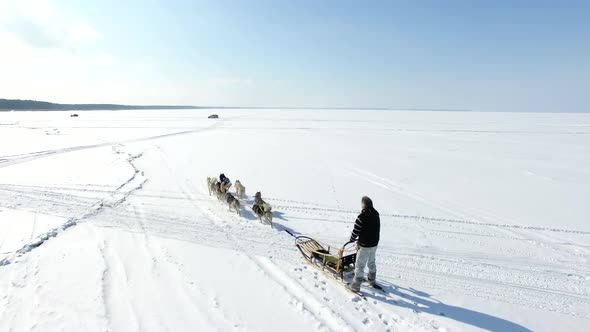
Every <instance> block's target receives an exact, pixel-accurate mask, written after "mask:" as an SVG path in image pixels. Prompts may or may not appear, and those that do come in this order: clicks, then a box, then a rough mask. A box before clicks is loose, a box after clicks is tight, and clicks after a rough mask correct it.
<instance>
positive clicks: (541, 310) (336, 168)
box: [0, 110, 590, 331]
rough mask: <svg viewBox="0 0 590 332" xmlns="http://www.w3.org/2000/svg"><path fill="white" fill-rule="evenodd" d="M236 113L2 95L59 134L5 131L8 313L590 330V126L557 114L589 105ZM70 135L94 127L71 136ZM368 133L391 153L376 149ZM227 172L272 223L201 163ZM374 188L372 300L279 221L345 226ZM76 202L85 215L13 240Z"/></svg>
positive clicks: (230, 325) (371, 327)
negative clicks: (85, 108) (210, 182)
mask: <svg viewBox="0 0 590 332" xmlns="http://www.w3.org/2000/svg"><path fill="white" fill-rule="evenodd" d="M224 112H227V114H222V118H225V121H224V122H211V121H210V120H207V119H205V117H206V116H205V115H206V112H205V111H194V112H193V111H188V112H187V111H182V112H175V111H166V112H161V113H160V112H157V111H142V112H135V111H131V112H89V113H82V116H81V117H80V119H79V120H80V121H77V122H73V121H71V120H70V119H67V120H62V119H59V118H58V117H59V116H60V115H59V114H60V113H58V112H47V113H45V112H43V113H40V114H38V115H34V114H33V115H31V114H25V115H22V118H19V119H18V120H17V119H14V117H19V114H18V112H17V114H13V113H11V114H9V115H6V116H8V117H10V119H6V120H3V118H2V115H3V114H0V122H2V121H5V122H7V123H8V122H10V123H12V124H14V125H11V126H9V127H10V135H14V136H15V137H17V136H19V135H22V132H21V131H23V130H26V131H27V133H29V132H30V131H31V130H33V131H32V133H33V134H30V133H29V134H28V135H30V136H31V137H32V138H31V139H30V140H33V142H34V140H35V139H37V136H35V135H36V134H34V133H36V131H35V130H38V131H39V133H40V134H39V136H38V141H37V142H38V143H36V144H37V145H39V146H43V149H45V150H46V151H62V152H63V153H52V154H48V155H44V156H43V158H36V157H35V154H34V153H32V152H34V151H39V150H35V148H36V145H35V144H32V143H31V142H30V141H23V144H24V145H23V147H22V150H21V151H18V149H17V147H15V146H10V147H7V148H6V149H7V150H6V152H4V150H0V155H3V156H5V157H2V158H0V159H4V162H3V163H4V164H5V165H9V164H6V163H7V162H9V160H14V161H16V160H19V163H18V164H17V163H12V164H10V165H9V166H5V167H3V168H1V169H0V210H1V211H0V218H1V219H0V221H1V222H0V227H3V228H2V229H1V230H3V231H4V232H3V233H2V235H1V236H0V241H1V244H0V248H5V249H3V251H4V252H3V253H2V255H3V256H0V257H10V259H9V261H10V264H7V265H4V266H1V267H0V294H1V295H0V304H1V305H0V330H15V331H26V330H32V329H37V330H67V331H73V330H81V329H84V330H89V331H95V330H96V331H105V330H110V331H129V330H141V331H159V330H175V331H185V330H186V331H189V330H194V329H195V328H196V327H198V328H201V329H205V330H219V331H228V330H238V331H240V330H242V331H275V330H285V331H310V330H317V331H344V330H350V331H420V330H424V331H445V330H446V331H463V330H467V331H469V330H492V331H529V330H535V331H543V330H547V331H550V330H555V329H560V330H562V329H563V330H570V331H583V330H584V328H585V326H587V324H588V323H589V321H590V317H589V315H588V312H590V268H588V266H590V264H588V263H589V261H590V260H589V258H590V229H589V228H588V226H587V224H586V223H585V222H584V220H585V219H584V218H585V214H584V213H582V212H583V209H584V206H585V205H584V204H585V203H584V201H583V199H581V198H580V193H583V192H584V190H585V189H584V188H586V187H587V185H588V184H590V181H589V179H590V173H589V172H588V170H587V169H586V167H585V165H586V164H587V163H588V161H589V160H588V156H589V155H590V154H586V153H585V152H588V151H589V150H590V149H589V147H590V139H589V137H590V135H588V134H590V132H588V133H586V132H584V130H587V128H585V127H581V128H579V130H577V131H576V132H575V133H572V132H571V130H565V129H563V128H565V126H566V125H567V124H568V123H570V122H571V123H583V122H584V121H588V119H586V118H584V117H583V115H560V117H557V116H556V117H555V118H552V117H551V116H550V115H546V114H536V115H535V114H532V115H531V114H529V115H522V118H519V116H517V115H514V114H492V115H490V114H458V113H444V114H441V113H420V114H419V115H415V114H412V113H404V112H368V113H367V112H363V113H357V112H349V111H337V112H336V111H333V112H332V111H330V112H326V111H324V112H319V113H318V112H316V111H309V112H306V111H301V110H299V111H297V112H295V111H278V110H277V111H243V110H241V111H231V110H227V111H224ZM85 114H89V115H88V118H87V119H84V116H85ZM367 116H368V119H367V118H366V117H367ZM532 116H535V117H539V118H534V120H531V118H529V117H532ZM570 116H571V118H569V117H570ZM579 116H582V118H577V117H579ZM37 117H39V119H37ZM361 117H362V118H361ZM54 118H56V119H54ZM159 119H161V120H162V121H161V122H160V121H158V120H159ZM36 121H39V124H37V123H35V122H36ZM109 121H111V122H112V123H111V122H109ZM128 121H129V122H133V126H134V127H135V128H134V130H136V132H134V131H130V130H129V126H130V125H129V124H127V123H126V122H128ZM543 123H551V124H552V125H550V126H549V125H543ZM52 124H53V125H55V127H56V128H58V129H59V130H58V131H59V132H60V135H55V134H54V132H55V131H53V130H50V129H51V125H52ZM474 126H475V128H474ZM104 127H107V128H109V129H108V130H105V128H104ZM117 127H119V128H120V129H117ZM562 127H563V128H562ZM24 128H37V129H24ZM179 128H182V129H179ZM47 132H49V133H52V134H51V135H49V134H46V133H47ZM182 132H192V133H195V134H196V135H180V134H179V133H182ZM197 133H198V134H197ZM531 133H534V135H532V134H531ZM0 135H8V134H6V131H4V132H2V133H0ZM71 141H75V142H77V143H76V144H80V145H77V146H74V147H71V146H70V147H71V148H73V149H72V150H67V149H68V148H70V147H68V146H67V143H68V142H71ZM79 142H82V143H79ZM52 144H53V145H52ZM94 145H96V146H94ZM82 146H83V147H84V148H81V149H78V148H77V147H82ZM367 146H370V147H371V149H370V151H381V152H382V153H380V154H378V155H374V156H370V157H371V158H372V159H374V160H373V161H371V162H370V163H367V155H366V154H362V153H361V152H362V151H367ZM541 147H542V148H541ZM66 152H67V153H66ZM492 155H493V158H491V157H490V156H492ZM19 158H21V159H19ZM0 165H2V164H1V163H0ZM220 172H224V173H225V174H226V175H228V176H229V177H230V178H231V179H232V180H234V181H235V180H238V179H239V180H241V181H242V183H243V184H244V185H245V186H246V191H247V193H248V194H249V195H252V194H253V193H254V192H256V191H262V195H263V197H264V198H265V199H266V200H267V201H268V202H269V203H271V204H272V205H273V212H274V220H273V223H274V225H275V228H274V229H273V228H271V227H269V226H268V225H266V224H263V223H260V222H259V221H258V219H257V218H256V216H255V215H254V214H253V213H252V211H251V210H249V208H248V207H243V208H242V216H241V217H238V216H237V215H236V214H235V213H231V212H229V211H228V207H227V204H226V203H224V202H219V201H218V200H217V199H216V198H215V197H211V196H209V194H208V191H207V188H206V184H205V178H206V177H207V176H217V175H218V174H219V173H220ZM572 179H575V181H572ZM480 188H485V189H486V190H481V189H480ZM506 188H510V189H511V190H510V191H508V192H507V191H506V190H505V189H506ZM362 195H369V196H371V197H372V198H373V200H374V201H375V204H376V207H377V209H378V210H379V211H380V213H381V216H382V235H381V238H382V241H381V243H380V246H379V250H378V253H377V259H378V262H377V263H378V274H379V275H378V278H379V281H380V283H381V284H382V285H383V286H384V292H373V291H370V290H367V301H363V300H360V299H359V298H358V297H356V296H355V295H353V294H351V293H349V292H347V291H346V290H344V289H343V287H342V286H340V285H338V284H335V281H334V280H332V279H330V278H327V277H326V276H324V275H323V274H322V273H320V272H319V271H317V270H315V269H313V268H311V267H310V266H309V265H307V264H306V263H305V261H304V260H303V259H302V258H301V255H300V254H299V252H298V251H297V250H296V248H295V246H294V244H293V238H292V237H291V236H289V235H288V234H287V233H286V232H284V231H283V230H288V231H291V232H294V233H299V234H306V235H309V236H311V237H314V238H318V239H320V240H321V241H322V242H328V243H332V244H334V245H341V244H342V243H343V242H344V241H346V239H347V238H348V236H349V234H350V231H351V227H352V224H353V221H354V218H355V217H356V213H357V212H356V211H357V209H358V206H359V200H360V197H361V196H362ZM515 197H518V200H515ZM556 197H560V204H559V205H556V204H551V203H552V202H554V200H555V198H556ZM249 200H250V198H247V201H249ZM516 201H518V204H514V202H516ZM540 203H542V204H540ZM5 218H11V219H12V218H14V221H13V222H11V221H9V220H8V219H5ZM71 218H75V220H76V226H75V227H70V228H68V229H67V231H63V232H59V234H58V236H56V237H48V238H47V239H46V240H44V241H43V242H42V243H40V244H39V246H37V247H36V249H35V250H32V251H27V252H26V253H24V254H19V253H17V250H18V248H21V247H22V246H25V245H26V244H27V243H30V242H31V239H35V237H36V236H37V234H44V233H45V232H51V230H52V229H53V228H55V227H56V226H59V225H61V224H62V222H63V221H67V220H70V219H71ZM21 220H22V221H23V222H22V225H23V226H22V227H15V226H14V223H18V222H20V221H21ZM5 225H10V226H5Z"/></svg>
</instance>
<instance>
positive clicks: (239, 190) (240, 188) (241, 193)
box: [235, 180, 246, 199]
mask: <svg viewBox="0 0 590 332" xmlns="http://www.w3.org/2000/svg"><path fill="white" fill-rule="evenodd" d="M235 187H236V195H237V196H238V199H240V198H244V194H245V193H246V187H244V186H243V185H242V183H241V182H240V180H236V183H235Z"/></svg>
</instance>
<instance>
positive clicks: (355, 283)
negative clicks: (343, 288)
mask: <svg viewBox="0 0 590 332" xmlns="http://www.w3.org/2000/svg"><path fill="white" fill-rule="evenodd" d="M362 282H363V279H358V278H356V277H355V278H354V279H352V283H351V284H350V285H349V286H348V287H349V288H350V289H351V290H352V291H353V292H360V291H361V283H362Z"/></svg>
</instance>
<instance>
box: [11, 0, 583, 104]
mask: <svg viewBox="0 0 590 332" xmlns="http://www.w3.org/2000/svg"><path fill="white" fill-rule="evenodd" d="M589 17H590V2H587V1H518V0H515V1H303V0H299V1H280V0H275V1H246V0H244V1H175V0H169V1H150V0H144V1H113V0H103V1H86V0H83V1H60V0H53V1H50V0H35V1H26V0H24V1H23V0H21V1H12V0H5V1H4V2H0V43H1V44H2V45H4V46H5V47H6V49H10V50H12V51H11V54H9V55H6V54H3V55H2V58H0V61H1V62H0V71H1V72H3V73H4V75H3V76H4V78H5V79H3V80H2V81H3V83H0V95H2V96H3V97H9V98H11V97H13V98H35V99H44V100H51V101H58V102H116V103H135V104H152V103H159V104H194V105H235V106H289V107H386V108H441V109H474V110H487V111H555V112H559V111H564V112H565V111H570V112H571V111H590V107H589V106H588V105H589V104H590V92H589V91H590V89H589V88H588V87H590V60H589V59H590V19H589Z"/></svg>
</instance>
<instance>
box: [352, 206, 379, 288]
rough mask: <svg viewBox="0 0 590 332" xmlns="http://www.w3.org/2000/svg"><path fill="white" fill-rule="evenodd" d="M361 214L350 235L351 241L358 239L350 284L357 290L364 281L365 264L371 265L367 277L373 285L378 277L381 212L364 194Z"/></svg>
mask: <svg viewBox="0 0 590 332" xmlns="http://www.w3.org/2000/svg"><path fill="white" fill-rule="evenodd" d="M361 208H362V211H361V214H359V216H358V217H357V218H356V221H355V223H354V229H353V230H352V235H351V236H350V241H351V242H354V241H357V240H358V242H357V247H358V251H357V253H356V262H355V264H354V265H355V270H354V279H353V280H352V284H350V289H352V290H353V291H355V292H358V291H360V290H361V283H362V282H363V277H364V272H365V265H368V267H369V274H368V275H367V279H368V281H369V283H370V284H371V285H374V284H375V280H376V278H377V265H376V264H375V252H376V251H377V245H378V244H379V231H380V228H381V221H380V219H379V212H377V210H375V208H373V201H372V200H371V199H370V198H369V197H367V196H364V197H363V198H362V199H361Z"/></svg>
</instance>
